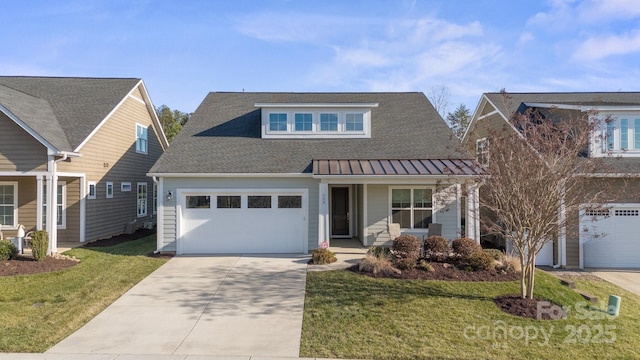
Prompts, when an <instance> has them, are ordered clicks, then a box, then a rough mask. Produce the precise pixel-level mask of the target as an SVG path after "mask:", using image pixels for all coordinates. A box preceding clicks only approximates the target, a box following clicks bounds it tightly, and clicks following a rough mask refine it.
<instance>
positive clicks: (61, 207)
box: [42, 182, 67, 229]
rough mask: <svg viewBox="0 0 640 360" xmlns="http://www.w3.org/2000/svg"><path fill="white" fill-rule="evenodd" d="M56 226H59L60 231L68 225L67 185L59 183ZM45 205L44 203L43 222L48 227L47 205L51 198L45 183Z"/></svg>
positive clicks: (43, 193)
mask: <svg viewBox="0 0 640 360" xmlns="http://www.w3.org/2000/svg"><path fill="white" fill-rule="evenodd" d="M56 191H57V193H56V225H58V229H65V228H66V225H67V216H66V211H65V208H66V201H65V199H66V198H67V196H66V193H67V185H66V183H64V182H58V188H57V189H56ZM42 196H43V203H42V221H43V223H44V224H45V225H46V224H47V203H48V201H49V200H48V199H49V197H48V196H47V186H46V182H45V186H43V191H42Z"/></svg>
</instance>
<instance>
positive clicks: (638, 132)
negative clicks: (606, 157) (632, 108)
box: [594, 114, 640, 157]
mask: <svg viewBox="0 0 640 360" xmlns="http://www.w3.org/2000/svg"><path fill="white" fill-rule="evenodd" d="M601 134H602V136H601V137H602V139H601V140H600V139H596V140H595V141H600V144H601V145H600V146H596V147H595V149H597V150H596V151H595V152H594V154H595V155H602V154H608V153H614V154H617V155H620V156H623V157H625V156H630V157H637V156H640V114H636V115H630V114H617V115H615V116H613V115H612V116H611V117H610V118H608V119H607V120H606V123H605V124H604V126H603V130H602V133H601Z"/></svg>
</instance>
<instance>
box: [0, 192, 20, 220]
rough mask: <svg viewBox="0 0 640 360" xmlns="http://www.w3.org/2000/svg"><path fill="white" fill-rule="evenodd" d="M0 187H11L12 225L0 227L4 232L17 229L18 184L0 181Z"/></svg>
mask: <svg viewBox="0 0 640 360" xmlns="http://www.w3.org/2000/svg"><path fill="white" fill-rule="evenodd" d="M0 185H13V224H12V225H1V226H2V228H3V229H5V230H17V229H18V224H19V222H18V204H19V202H18V182H17V181H0Z"/></svg>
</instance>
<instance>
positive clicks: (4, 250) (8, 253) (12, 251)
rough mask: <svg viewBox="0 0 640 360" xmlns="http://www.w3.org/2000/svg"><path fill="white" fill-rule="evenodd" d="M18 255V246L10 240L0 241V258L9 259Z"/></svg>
mask: <svg viewBox="0 0 640 360" xmlns="http://www.w3.org/2000/svg"><path fill="white" fill-rule="evenodd" d="M16 255H18V248H17V247H16V246H15V245H13V244H12V243H11V242H10V241H5V240H2V241H0V260H10V259H13V258H14V257H15V256H16Z"/></svg>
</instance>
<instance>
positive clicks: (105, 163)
mask: <svg viewBox="0 0 640 360" xmlns="http://www.w3.org/2000/svg"><path fill="white" fill-rule="evenodd" d="M137 93H138V95H139V96H140V98H142V97H141V95H140V93H139V91H138V92H137ZM136 123H138V124H141V125H145V126H149V130H148V136H147V139H148V153H147V154H139V153H137V152H136V144H135V143H136ZM79 152H80V153H81V154H82V156H81V157H79V158H71V159H70V160H68V161H65V162H60V163H58V171H60V172H71V173H85V174H86V181H87V182H92V181H93V182H96V195H97V196H96V199H87V200H86V240H87V241H91V240H95V239H100V238H104V237H109V236H112V235H116V234H120V233H122V232H123V231H124V230H125V227H126V225H127V223H129V222H131V221H134V220H135V221H136V222H137V227H141V226H142V225H143V223H144V222H145V221H153V220H154V218H153V217H154V214H153V208H152V207H153V180H152V179H151V178H150V177H147V176H146V173H147V171H148V170H149V169H150V168H151V166H152V165H153V164H154V163H155V162H156V160H157V159H158V158H159V157H160V155H161V154H162V152H163V150H162V146H161V144H160V140H159V137H158V135H157V133H156V131H155V129H154V127H153V126H152V118H151V115H150V114H149V111H148V108H147V106H146V105H145V104H143V103H141V102H140V101H138V100H136V99H134V98H133V97H132V96H129V97H127V99H126V100H125V101H124V102H123V104H122V105H121V106H120V107H119V108H118V109H117V110H116V111H115V112H114V113H113V114H112V116H111V117H110V118H109V119H108V120H107V121H106V122H105V123H104V124H103V126H102V127H101V128H100V129H99V130H98V131H97V132H96V133H95V134H94V135H93V137H91V138H90V139H89V141H87V143H86V144H85V145H84V146H83V147H82V148H81V149H80V150H79ZM107 182H113V185H114V193H113V198H109V199H107V198H106V184H107ZM122 182H130V183H131V191H130V192H122V191H120V186H121V183H122ZM139 182H146V183H147V216H146V217H141V218H138V217H137V212H136V209H137V186H136V185H137V183H139ZM77 221H79V217H77V218H71V217H69V216H68V217H67V226H70V225H72V224H71V222H77Z"/></svg>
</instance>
